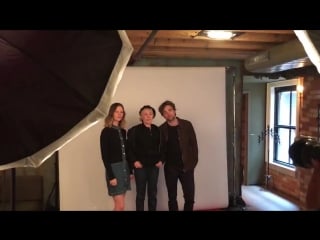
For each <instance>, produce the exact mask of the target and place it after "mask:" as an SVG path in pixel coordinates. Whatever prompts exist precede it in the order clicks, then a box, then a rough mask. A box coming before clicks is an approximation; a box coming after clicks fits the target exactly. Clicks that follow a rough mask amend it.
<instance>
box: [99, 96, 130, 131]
mask: <svg viewBox="0 0 320 240" xmlns="http://www.w3.org/2000/svg"><path fill="white" fill-rule="evenodd" d="M119 106H120V107H121V108H122V110H123V118H122V120H121V121H120V122H119V127H121V128H124V127H125V124H126V120H125V117H126V112H125V110H124V107H123V105H122V103H118V102H116V103H112V104H111V106H110V108H109V112H108V115H107V116H106V118H105V119H104V126H105V127H111V126H112V122H113V114H114V112H115V111H116V109H117V107H119Z"/></svg>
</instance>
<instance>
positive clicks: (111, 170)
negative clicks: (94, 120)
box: [100, 103, 132, 211]
mask: <svg viewBox="0 0 320 240" xmlns="http://www.w3.org/2000/svg"><path fill="white" fill-rule="evenodd" d="M125 115H126V113H125V110H124V107H123V105H122V104H121V103H113V104H112V105H111V106H110V108H109V112H108V115H107V116H106V118H105V126H104V128H103V129H102V131H101V134H100V149H101V156H102V160H103V164H104V166H105V169H106V182H107V189H108V194H109V196H111V197H112V198H113V201H114V209H113V210H114V211H123V210H124V209H125V194H126V192H127V191H128V190H131V184H130V175H131V173H132V169H131V168H130V165H129V164H128V160H127V155H126V130H125V128H124V126H125Z"/></svg>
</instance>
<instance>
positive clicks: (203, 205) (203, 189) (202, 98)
mask: <svg viewBox="0 0 320 240" xmlns="http://www.w3.org/2000/svg"><path fill="white" fill-rule="evenodd" d="M225 93H226V90H225V69H224V68H222V67H220V68H218V67H194V68H192V67H127V68H126V70H125V72H124V75H123V78H122V80H121V82H120V84H119V86H118V89H117V91H116V94H115V96H114V98H113V102H121V103H123V104H124V106H125V110H126V112H127V122H128V128H129V127H131V126H132V125H135V124H137V123H139V120H138V111H139V109H140V107H141V106H143V105H145V104H150V105H152V106H153V107H154V108H155V109H156V110H157V109H158V106H159V105H160V104H161V103H162V102H163V101H164V100H171V101H173V102H174V103H175V104H176V108H177V116H178V117H181V118H185V119H188V120H190V121H191V122H192V124H193V126H194V128H195V131H196V135H197V138H198V145H199V163H198V166H197V168H196V170H195V184H196V197H195V206H194V209H195V210H202V209H208V208H225V207H227V206H228V182H227V181H228V178H227V153H226V109H225V107H226V103H225V96H226V94H225ZM163 121H164V119H163V118H162V116H161V115H160V114H159V112H158V111H157V115H156V118H155V119H154V123H155V124H158V125H159V124H161V123H162V122H163ZM102 128H103V121H100V122H99V123H98V124H96V125H95V126H93V127H92V128H90V129H89V130H88V131H86V132H84V133H82V134H81V135H80V136H79V137H78V138H76V139H74V140H73V141H72V142H70V143H69V144H67V145H66V146H65V147H64V148H62V149H61V150H60V151H59V175H60V177H59V179H60V180H59V182H60V209H61V210H112V209H113V201H112V198H111V197H109V196H108V195H107V189H106V183H105V175H104V166H103V163H102V160H101V155H100V149H99V146H100V145H99V137H100V131H101V129H102ZM146 201H147V197H146ZM167 201H168V200H167V192H166V187H165V182H164V176H163V169H161V171H160V175H159V182H158V206H157V209H158V210H167V209H168V207H167ZM178 202H179V208H180V209H182V208H183V195H182V190H181V186H180V183H179V185H178ZM126 210H135V182H134V180H132V191H129V192H128V193H127V196H126Z"/></svg>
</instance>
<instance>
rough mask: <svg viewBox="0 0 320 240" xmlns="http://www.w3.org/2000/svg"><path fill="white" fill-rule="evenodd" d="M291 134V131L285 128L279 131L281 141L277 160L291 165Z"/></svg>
mask: <svg viewBox="0 0 320 240" xmlns="http://www.w3.org/2000/svg"><path fill="white" fill-rule="evenodd" d="M289 132H290V129H285V128H279V129H278V134H279V140H280V141H278V151H277V156H276V159H277V160H278V161H282V162H285V163H289V153H288V151H289V146H290V142H289V140H291V139H290V137H289Z"/></svg>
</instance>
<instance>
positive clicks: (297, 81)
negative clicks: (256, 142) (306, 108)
mask: <svg viewBox="0 0 320 240" xmlns="http://www.w3.org/2000/svg"><path fill="white" fill-rule="evenodd" d="M293 85H296V87H298V86H299V85H300V86H303V79H302V78H294V79H290V80H282V81H277V82H270V83H267V94H266V97H267V99H266V100H267V101H266V121H265V122H266V124H265V129H267V128H268V126H270V129H273V127H274V119H275V89H276V88H279V87H290V86H293ZM302 94H303V93H299V92H298V91H297V98H296V136H299V128H300V127H299V126H300V125H299V115H300V106H301V101H302ZM274 141H275V138H273V137H271V136H270V137H267V139H266V141H265V162H266V164H267V163H268V162H269V165H270V166H276V167H280V168H284V169H288V170H291V171H295V170H296V168H295V167H294V166H293V165H287V164H282V163H280V162H274V161H273V159H274Z"/></svg>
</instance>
